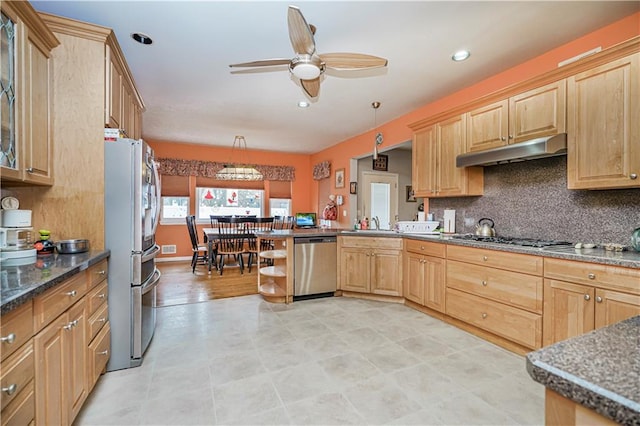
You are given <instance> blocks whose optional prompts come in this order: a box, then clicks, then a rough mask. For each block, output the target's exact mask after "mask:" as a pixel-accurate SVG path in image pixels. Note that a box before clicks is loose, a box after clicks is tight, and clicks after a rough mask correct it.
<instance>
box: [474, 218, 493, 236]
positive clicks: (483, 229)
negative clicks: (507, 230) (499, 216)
mask: <svg viewBox="0 0 640 426" xmlns="http://www.w3.org/2000/svg"><path fill="white" fill-rule="evenodd" d="M489 223H490V224H489ZM493 226H494V223H493V220H491V219H489V218H488V217H483V218H482V219H480V220H479V221H478V224H477V225H476V235H478V236H481V237H495V236H496V230H495V229H494V228H493Z"/></svg>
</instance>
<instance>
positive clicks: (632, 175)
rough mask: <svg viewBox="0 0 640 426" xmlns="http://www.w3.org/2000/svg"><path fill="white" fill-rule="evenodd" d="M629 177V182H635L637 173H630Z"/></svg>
mask: <svg viewBox="0 0 640 426" xmlns="http://www.w3.org/2000/svg"><path fill="white" fill-rule="evenodd" d="M629 177H630V178H631V180H635V179H638V174H637V173H631V174H630V175H629Z"/></svg>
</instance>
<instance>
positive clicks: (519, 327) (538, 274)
mask: <svg viewBox="0 0 640 426" xmlns="http://www.w3.org/2000/svg"><path fill="white" fill-rule="evenodd" d="M542 265H543V260H542V257H540V256H532V255H527V254H519V253H508V252H502V251H497V250H488V249H479V248H473V247H462V246H454V245H448V246H447V263H446V271H447V272H446V287H447V290H446V300H447V303H446V313H447V315H449V316H451V317H454V318H457V319H459V320H462V321H464V322H465V323H468V324H471V325H473V326H475V327H478V328H480V329H483V330H486V331H488V332H489V333H492V334H495V335H497V336H500V337H502V338H504V339H507V340H509V341H511V342H515V343H517V344H518V345H521V346H524V347H526V348H531V349H537V348H540V347H541V346H542V309H543V293H542V291H543V279H542Z"/></svg>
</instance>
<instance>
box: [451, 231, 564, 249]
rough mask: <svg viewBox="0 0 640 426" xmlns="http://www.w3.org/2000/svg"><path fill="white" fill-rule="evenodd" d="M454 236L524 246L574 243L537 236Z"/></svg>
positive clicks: (454, 236)
mask: <svg viewBox="0 0 640 426" xmlns="http://www.w3.org/2000/svg"><path fill="white" fill-rule="evenodd" d="M453 238H456V239H460V240H472V241H481V242H484V243H496V244H511V245H514V246H524V247H539V248H542V247H549V246H571V245H573V243H570V242H567V241H555V240H542V239H537V238H517V237H482V236H479V235H474V234H457V235H453Z"/></svg>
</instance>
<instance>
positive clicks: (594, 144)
mask: <svg viewBox="0 0 640 426" xmlns="http://www.w3.org/2000/svg"><path fill="white" fill-rule="evenodd" d="M639 66H640V53H636V54H634V55H631V56H627V57H625V58H622V59H618V60H615V61H612V62H610V63H607V64H605V65H601V66H598V67H595V68H593V69H590V70H588V71H585V72H582V73H579V74H576V75H574V76H572V77H569V78H568V140H567V149H568V152H567V172H568V179H567V186H568V188H569V189H610V188H640V126H638V123H639V122H640V70H639Z"/></svg>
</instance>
